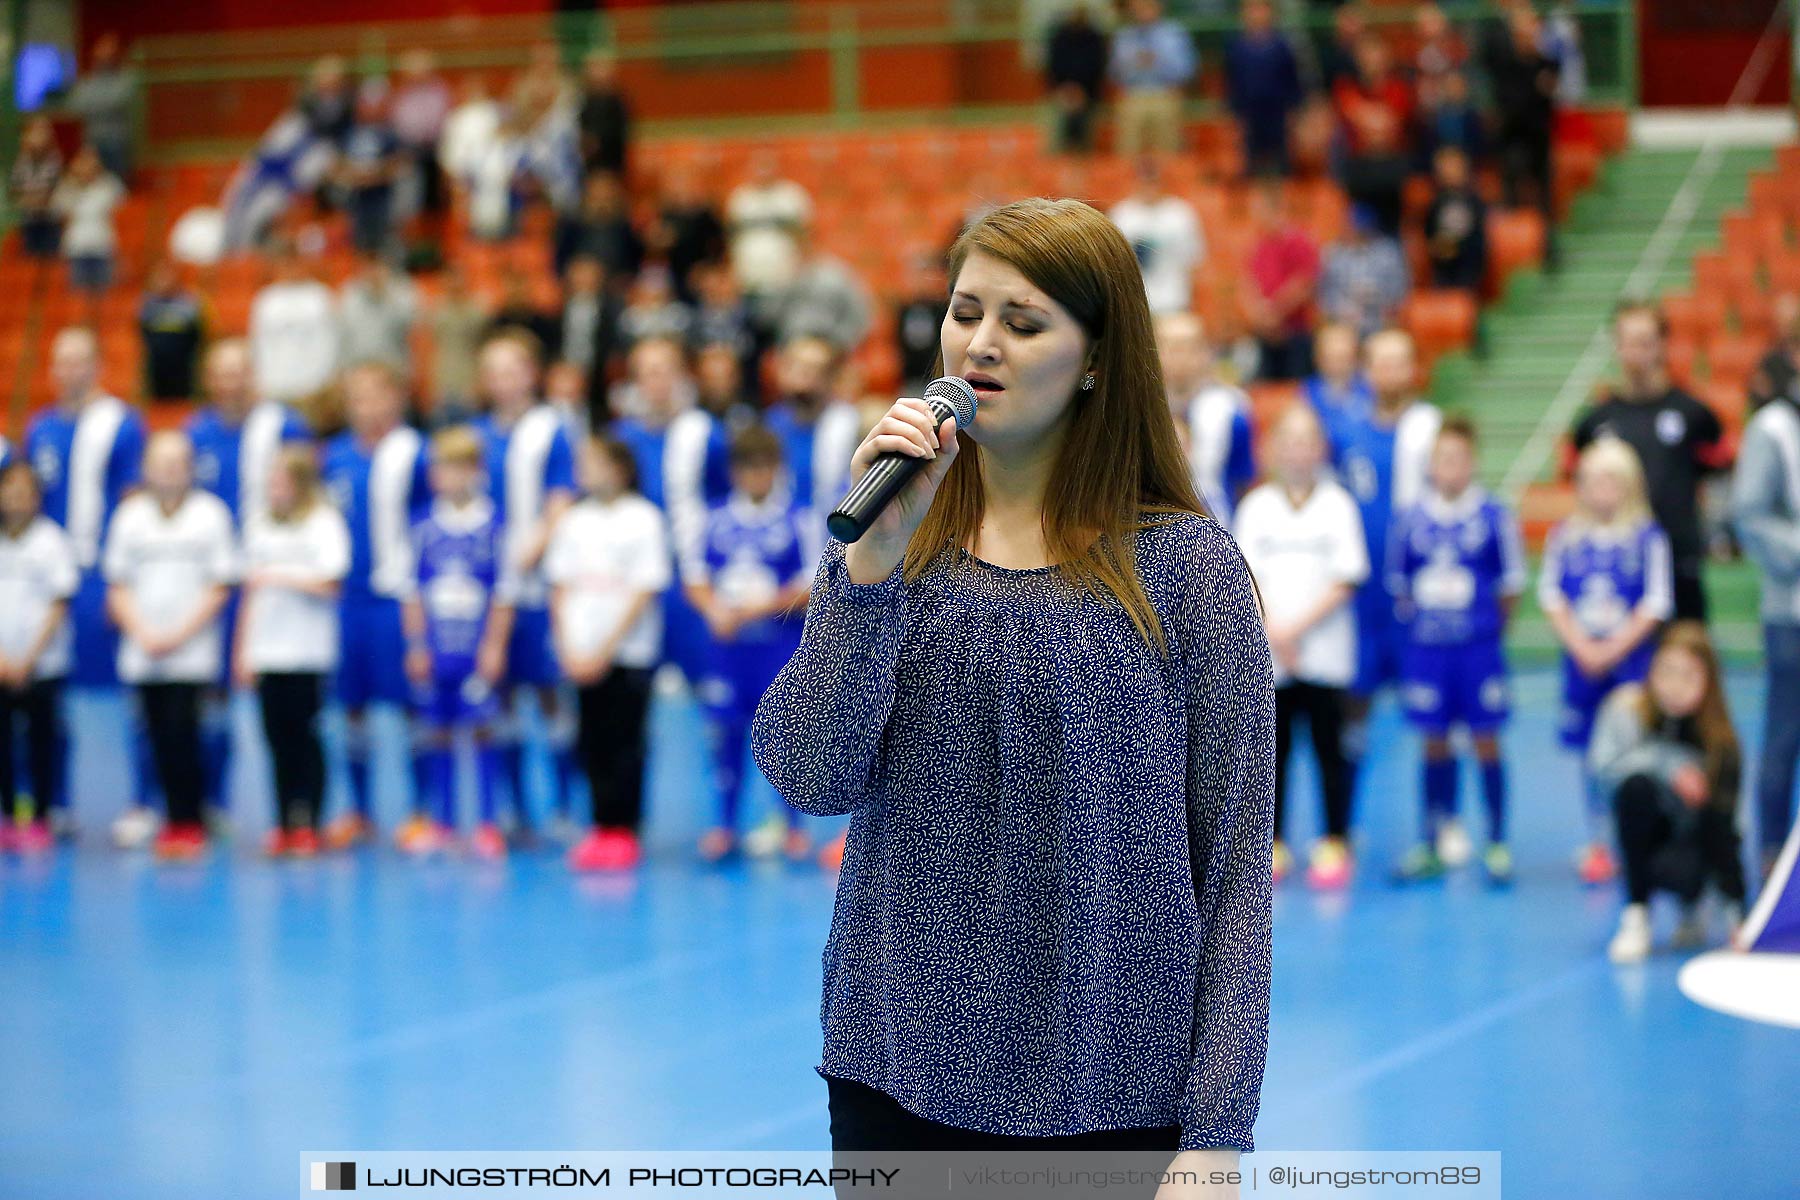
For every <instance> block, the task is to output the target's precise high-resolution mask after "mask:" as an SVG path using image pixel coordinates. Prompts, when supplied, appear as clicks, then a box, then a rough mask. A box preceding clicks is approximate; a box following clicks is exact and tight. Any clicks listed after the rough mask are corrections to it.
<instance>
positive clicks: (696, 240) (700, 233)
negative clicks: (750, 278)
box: [644, 170, 725, 304]
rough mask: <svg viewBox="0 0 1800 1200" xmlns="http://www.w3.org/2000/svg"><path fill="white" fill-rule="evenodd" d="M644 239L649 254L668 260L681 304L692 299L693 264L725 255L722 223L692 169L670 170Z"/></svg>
mask: <svg viewBox="0 0 1800 1200" xmlns="http://www.w3.org/2000/svg"><path fill="white" fill-rule="evenodd" d="M644 241H645V245H646V248H647V249H648V251H649V253H650V255H651V257H653V258H660V259H662V261H663V262H665V263H667V264H668V267H669V273H670V275H671V276H672V278H673V280H674V284H675V295H676V297H677V298H679V299H680V300H681V302H682V303H683V304H693V303H695V302H696V301H697V300H698V298H699V297H698V294H697V292H696V290H695V287H694V280H693V278H692V275H693V271H694V268H695V267H697V266H699V265H700V264H701V263H703V262H714V261H716V260H718V259H721V258H723V257H724V256H725V223H724V222H723V221H721V220H720V219H719V209H718V206H717V205H715V204H714V203H713V201H712V197H710V196H708V195H707V194H706V190H705V189H704V188H702V187H701V186H700V180H699V179H698V178H697V177H696V176H695V174H694V173H693V172H692V171H684V170H675V171H672V172H671V173H670V175H669V178H668V183H667V184H666V185H665V187H664V189H663V196H662V203H661V205H660V206H659V207H658V210H657V214H656V219H655V220H654V221H652V222H651V224H650V228H649V230H648V231H647V233H646V234H645V237H644Z"/></svg>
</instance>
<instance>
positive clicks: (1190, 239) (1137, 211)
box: [1107, 196, 1206, 314]
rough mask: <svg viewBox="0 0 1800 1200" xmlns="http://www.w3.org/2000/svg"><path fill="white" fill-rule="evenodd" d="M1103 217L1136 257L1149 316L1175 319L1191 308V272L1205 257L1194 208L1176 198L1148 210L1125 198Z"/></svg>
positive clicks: (1170, 197) (1133, 200) (1138, 202)
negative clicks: (1167, 314)
mask: <svg viewBox="0 0 1800 1200" xmlns="http://www.w3.org/2000/svg"><path fill="white" fill-rule="evenodd" d="M1107 215H1108V216H1110V217H1111V218H1112V223H1113V224H1114V225H1117V226H1118V227H1119V232H1120V233H1122V234H1124V235H1125V240H1126V241H1128V242H1130V243H1131V248H1132V250H1133V251H1134V252H1135V253H1136V254H1137V260H1138V266H1139V267H1140V268H1141V269H1142V270H1143V272H1144V294H1145V296H1146V297H1148V299H1149V301H1150V311H1151V312H1153V313H1157V314H1162V313H1180V312H1186V311H1187V310H1188V309H1189V308H1190V307H1192V304H1193V296H1194V268H1195V267H1197V266H1199V265H1200V259H1201V256H1202V255H1204V254H1205V253H1206V236H1205V234H1203V233H1202V232H1201V229H1200V218H1199V217H1198V216H1196V215H1195V213H1194V206H1193V205H1191V204H1189V203H1188V202H1187V201H1186V200H1183V199H1181V198H1180V197H1179V196H1164V197H1163V198H1162V199H1160V200H1157V201H1155V202H1154V203H1150V204H1146V203H1145V202H1144V201H1142V200H1138V199H1135V198H1133V197H1127V198H1126V199H1124V200H1121V201H1119V202H1118V203H1117V204H1115V205H1113V207H1112V211H1111V212H1110V213H1108V214H1107Z"/></svg>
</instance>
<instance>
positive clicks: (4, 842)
mask: <svg viewBox="0 0 1800 1200" xmlns="http://www.w3.org/2000/svg"><path fill="white" fill-rule="evenodd" d="M23 832H25V830H24V827H23V826H19V827H18V833H15V832H14V825H13V821H12V814H10V813H4V812H0V854H5V853H6V852H7V851H8V850H14V849H17V848H18V844H19V841H18V834H19V833H23Z"/></svg>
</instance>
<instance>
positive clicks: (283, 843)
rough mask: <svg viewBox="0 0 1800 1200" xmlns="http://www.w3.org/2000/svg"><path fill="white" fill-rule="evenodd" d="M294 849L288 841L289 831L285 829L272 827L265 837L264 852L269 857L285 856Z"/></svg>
mask: <svg viewBox="0 0 1800 1200" xmlns="http://www.w3.org/2000/svg"><path fill="white" fill-rule="evenodd" d="M290 849H292V846H291V845H290V844H289V843H288V832H287V830H285V829H271V830H269V835H268V836H267V837H265V838H264V839H263V854H264V855H265V856H266V857H268V858H284V857H286V856H287V852H288V851H289V850H290Z"/></svg>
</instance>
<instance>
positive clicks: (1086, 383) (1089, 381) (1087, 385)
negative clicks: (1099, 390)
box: [1081, 371, 1094, 392]
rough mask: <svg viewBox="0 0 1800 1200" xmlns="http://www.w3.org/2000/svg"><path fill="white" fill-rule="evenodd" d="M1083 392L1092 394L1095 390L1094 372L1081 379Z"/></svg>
mask: <svg viewBox="0 0 1800 1200" xmlns="http://www.w3.org/2000/svg"><path fill="white" fill-rule="evenodd" d="M1081 390H1082V391H1084V392H1091V391H1093V390H1094V375H1093V372H1091V371H1090V372H1088V373H1087V374H1086V375H1083V376H1082V377H1081Z"/></svg>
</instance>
